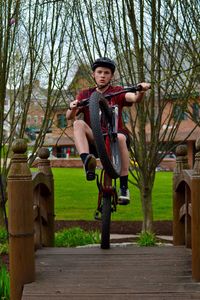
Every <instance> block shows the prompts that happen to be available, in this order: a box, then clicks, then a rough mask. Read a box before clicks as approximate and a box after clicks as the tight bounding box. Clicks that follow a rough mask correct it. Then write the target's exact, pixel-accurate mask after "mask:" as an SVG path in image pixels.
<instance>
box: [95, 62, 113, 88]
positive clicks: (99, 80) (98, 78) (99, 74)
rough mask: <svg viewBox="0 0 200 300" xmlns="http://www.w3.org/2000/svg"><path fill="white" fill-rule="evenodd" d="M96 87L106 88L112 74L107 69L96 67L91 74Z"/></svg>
mask: <svg viewBox="0 0 200 300" xmlns="http://www.w3.org/2000/svg"><path fill="white" fill-rule="evenodd" d="M92 76H93V78H94V80H95V82H96V84H97V86H98V87H99V88H100V87H104V86H106V85H107V84H108V83H109V82H110V81H111V79H112V77H113V74H112V72H111V70H110V69H109V68H105V67H98V68H96V69H95V71H94V72H93V74H92Z"/></svg>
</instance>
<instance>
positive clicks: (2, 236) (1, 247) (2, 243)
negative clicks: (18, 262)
mask: <svg viewBox="0 0 200 300" xmlns="http://www.w3.org/2000/svg"><path fill="white" fill-rule="evenodd" d="M0 254H8V239H7V231H6V230H5V229H3V228H0Z"/></svg>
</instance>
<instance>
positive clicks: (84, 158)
mask: <svg viewBox="0 0 200 300" xmlns="http://www.w3.org/2000/svg"><path fill="white" fill-rule="evenodd" d="M88 154H89V153H81V154H80V157H81V159H82V162H83V164H84V163H85V160H86V157H87V156H88Z"/></svg>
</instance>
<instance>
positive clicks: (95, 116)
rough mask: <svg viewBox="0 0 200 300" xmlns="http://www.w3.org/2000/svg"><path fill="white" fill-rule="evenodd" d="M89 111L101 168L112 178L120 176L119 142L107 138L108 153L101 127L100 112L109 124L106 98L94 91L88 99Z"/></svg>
mask: <svg viewBox="0 0 200 300" xmlns="http://www.w3.org/2000/svg"><path fill="white" fill-rule="evenodd" d="M89 112H90V122H91V128H92V132H93V135H94V140H95V144H96V148H97V153H98V156H99V158H100V160H101V163H102V165H103V168H104V169H105V171H106V173H107V174H108V175H109V176H110V177H111V178H113V179H116V178H118V177H119V176H120V171H121V158H120V152H119V143H118V139H117V138H116V140H115V141H113V140H112V139H110V137H109V136H108V138H109V144H110V153H108V151H107V147H106V144H105V139H104V136H103V132H102V128H101V119H100V117H99V115H100V112H101V113H102V115H103V116H104V117H105V119H106V121H107V123H108V124H111V122H112V121H111V114H110V108H109V106H108V103H107V100H106V99H105V98H104V97H103V95H101V94H100V93H98V92H94V93H93V94H92V95H91V97H90V101H89Z"/></svg>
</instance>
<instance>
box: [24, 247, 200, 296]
mask: <svg viewBox="0 0 200 300" xmlns="http://www.w3.org/2000/svg"><path fill="white" fill-rule="evenodd" d="M22 299H23V300H34V299H41V300H42V299H44V300H45V299H50V300H51V299H58V300H59V299H61V300H62V299H72V300H79V299H80V300H82V299H83V300H84V299H88V300H93V299H97V300H98V299H104V300H106V299H109V300H110V299H111V300H112V299H116V300H118V299H120V300H121V299H122V300H123V299H124V300H126V299H136V300H139V299H145V300H146V299H152V300H153V299H155V300H157V299H166V300H168V299H174V300H177V299H183V300H186V299H187V300H188V299H200V284H199V283H195V282H194V281H193V280H192V278H191V250H190V249H186V248H185V247H172V246H165V247H164V246H162V247H142V248H140V247H138V246H136V245H132V246H128V247H126V248H120V247H117V248H115V247H113V248H111V249H109V250H102V249H100V248H73V249H72V248H46V249H42V250H39V251H37V253H36V281H35V282H33V283H31V284H27V285H25V287H24V292H23V297H22Z"/></svg>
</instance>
